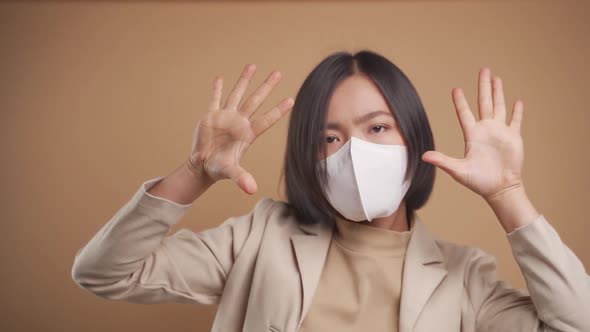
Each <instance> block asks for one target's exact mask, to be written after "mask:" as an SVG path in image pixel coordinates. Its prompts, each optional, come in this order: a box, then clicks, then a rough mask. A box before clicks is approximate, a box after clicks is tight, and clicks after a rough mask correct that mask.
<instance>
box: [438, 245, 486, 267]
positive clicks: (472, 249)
mask: <svg viewBox="0 0 590 332" xmlns="http://www.w3.org/2000/svg"><path fill="white" fill-rule="evenodd" d="M435 242H436V244H437V246H438V248H439V249H440V251H441V253H442V255H443V257H444V260H445V263H446V265H447V268H448V269H460V270H463V271H467V270H469V269H470V266H472V265H473V264H474V263H477V262H478V261H481V260H484V261H486V262H490V263H494V262H495V259H496V258H495V257H494V256H493V255H491V254H489V253H488V252H486V251H484V250H483V249H481V248H479V247H476V246H470V245H464V244H459V243H454V242H450V241H447V240H442V239H436V240H435Z"/></svg>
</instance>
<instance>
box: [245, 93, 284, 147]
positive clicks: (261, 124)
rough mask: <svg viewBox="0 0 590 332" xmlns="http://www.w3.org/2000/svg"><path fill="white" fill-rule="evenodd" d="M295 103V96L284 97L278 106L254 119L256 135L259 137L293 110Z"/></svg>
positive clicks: (253, 124)
mask: <svg viewBox="0 0 590 332" xmlns="http://www.w3.org/2000/svg"><path fill="white" fill-rule="evenodd" d="M293 103H294V101H293V98H286V99H283V101H281V102H280V103H279V104H278V105H277V106H275V107H274V108H272V109H271V110H270V111H268V112H266V113H264V115H261V116H259V117H258V118H257V119H256V120H254V121H253V122H252V131H254V135H255V136H256V137H258V136H260V135H261V134H262V133H264V132H265V131H266V130H268V128H270V127H272V125H274V124H275V123H276V122H277V121H279V120H280V119H281V118H282V117H283V116H284V115H285V114H287V113H288V112H289V111H290V110H291V108H292V106H293Z"/></svg>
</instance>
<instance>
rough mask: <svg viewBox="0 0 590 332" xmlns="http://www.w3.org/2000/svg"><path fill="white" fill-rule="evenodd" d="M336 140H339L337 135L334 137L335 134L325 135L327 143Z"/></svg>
mask: <svg viewBox="0 0 590 332" xmlns="http://www.w3.org/2000/svg"><path fill="white" fill-rule="evenodd" d="M336 140H339V139H338V137H336V136H328V137H326V142H327V143H328V144H331V143H334V142H336Z"/></svg>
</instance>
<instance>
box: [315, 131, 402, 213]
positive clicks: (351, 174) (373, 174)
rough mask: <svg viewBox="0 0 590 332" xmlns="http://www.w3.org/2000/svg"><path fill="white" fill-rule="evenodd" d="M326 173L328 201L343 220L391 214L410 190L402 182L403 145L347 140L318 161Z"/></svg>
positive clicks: (354, 139) (353, 138)
mask: <svg viewBox="0 0 590 332" xmlns="http://www.w3.org/2000/svg"><path fill="white" fill-rule="evenodd" d="M322 162H324V163H325V166H326V170H327V173H328V182H327V185H326V188H325V191H326V193H327V195H328V197H327V198H328V201H329V202H330V204H332V206H333V207H334V209H336V210H337V211H338V212H340V214H342V215H343V216H344V217H345V218H347V219H350V220H353V221H364V220H368V221H371V220H373V219H374V218H381V217H387V216H390V215H392V214H393V213H394V212H395V211H396V210H397V209H398V207H399V205H400V203H401V201H402V199H403V198H404V196H405V195H406V192H407V191H408V188H409V187H410V183H411V182H410V181H409V180H408V181H404V175H405V173H406V168H407V164H408V152H407V148H406V146H404V145H385V144H375V143H371V142H367V141H364V140H362V139H358V138H356V137H351V139H350V140H349V141H348V142H346V144H344V145H343V146H342V147H341V148H340V149H338V151H336V152H335V153H334V154H332V155H331V156H329V157H328V158H326V159H324V160H322Z"/></svg>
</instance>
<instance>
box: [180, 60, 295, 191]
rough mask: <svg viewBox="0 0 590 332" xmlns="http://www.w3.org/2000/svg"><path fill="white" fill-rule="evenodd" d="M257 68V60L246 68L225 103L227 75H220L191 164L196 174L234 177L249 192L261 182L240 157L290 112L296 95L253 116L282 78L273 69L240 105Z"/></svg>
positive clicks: (200, 126) (197, 134)
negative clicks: (224, 90)
mask: <svg viewBox="0 0 590 332" xmlns="http://www.w3.org/2000/svg"><path fill="white" fill-rule="evenodd" d="M255 71H256V66H255V65H254V64H250V65H247V66H246V67H245V68H244V70H243V72H242V75H241V76H240V78H239V79H238V81H237V83H236V84H235V86H234V88H233V90H232V91H231V92H230V94H229V96H228V98H227V100H226V102H225V104H224V105H223V107H222V106H221V97H222V90H223V78H221V77H217V78H216V79H215V80H214V83H213V95H212V98H211V103H210V105H209V110H208V112H207V113H205V115H204V116H203V117H202V118H201V119H200V121H199V122H198V123H197V125H196V128H195V131H194V135H193V143H192V147H191V153H190V155H189V158H188V163H189V166H190V167H189V168H190V169H191V170H192V171H194V173H195V174H196V175H198V176H206V177H209V178H210V179H212V180H213V181H217V180H221V179H232V180H233V181H234V182H235V183H236V184H237V185H238V186H239V187H240V188H241V189H242V190H243V191H244V192H246V193H248V194H253V193H255V192H256V190H257V184H256V181H255V180H254V177H253V176H252V174H250V173H249V172H247V171H246V170H245V169H243V168H242V167H241V166H240V159H241V158H242V157H243V155H244V153H245V152H246V150H247V149H248V147H249V146H250V145H251V144H252V143H253V142H254V140H256V138H258V136H260V135H261V134H262V133H264V132H265V131H266V130H267V129H268V128H270V127H271V126H272V125H274V124H275V123H276V122H277V121H278V120H279V119H281V118H282V117H283V116H284V115H285V114H287V113H288V112H289V111H290V110H291V108H292V106H293V98H290V97H289V98H285V99H283V100H282V101H281V102H279V103H278V104H277V105H276V106H275V107H273V108H272V109H270V110H269V111H267V112H266V113H264V114H262V115H260V116H257V117H256V118H254V119H253V118H252V115H253V114H254V112H256V110H257V109H258V108H259V107H260V105H261V104H262V103H263V102H264V100H265V99H266V98H267V97H268V95H269V94H270V92H271V91H272V89H273V88H274V87H275V86H276V85H277V84H278V82H279V81H280V79H281V73H280V72H278V71H273V72H272V73H271V74H270V75H269V76H268V78H267V79H266V80H265V81H264V82H263V83H262V84H261V85H260V86H259V87H258V88H257V89H256V91H254V92H253V93H252V94H251V95H250V96H249V97H248V98H247V99H246V100H245V101H244V102H243V103H242V104H241V105H240V101H241V100H242V97H243V95H244V93H245V91H246V88H247V87H248V83H249V82H250V79H251V78H252V76H253V75H254V72H255Z"/></svg>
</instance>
